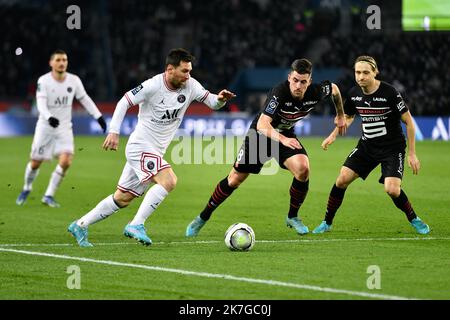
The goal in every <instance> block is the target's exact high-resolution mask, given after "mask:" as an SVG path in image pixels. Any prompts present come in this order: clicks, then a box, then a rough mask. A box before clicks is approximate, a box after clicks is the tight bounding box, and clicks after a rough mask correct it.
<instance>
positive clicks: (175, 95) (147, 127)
mask: <svg viewBox="0 0 450 320" xmlns="http://www.w3.org/2000/svg"><path fill="white" fill-rule="evenodd" d="M193 60H194V57H193V56H192V55H191V54H190V53H189V52H188V51H186V50H184V49H181V48H179V49H172V50H171V51H170V52H169V54H168V55H167V57H166V69H165V72H163V73H161V74H158V75H156V76H154V77H153V78H151V79H148V80H146V81H144V82H143V83H142V84H141V85H139V86H138V87H136V88H134V89H133V90H130V91H128V92H127V93H125V95H124V96H123V97H122V99H121V100H120V101H119V102H118V103H117V106H116V109H115V111H114V115H113V118H112V120H111V123H110V129H109V134H108V136H107V137H106V139H105V141H104V143H103V148H104V149H105V150H117V149H118V146H119V133H120V127H121V124H122V121H123V119H124V117H125V114H126V112H127V110H128V108H130V107H132V106H134V105H139V115H138V122H137V125H136V128H135V130H134V131H133V133H132V134H131V135H130V137H129V139H128V143H127V146H126V148H125V154H126V159H127V162H126V164H125V167H124V169H123V172H122V175H121V177H120V179H119V182H118V184H117V189H116V191H115V192H114V194H112V195H109V196H107V197H106V198H105V199H103V200H102V201H100V202H99V203H98V204H97V206H96V207H95V208H94V209H92V210H91V211H89V212H88V213H87V214H86V215H84V216H83V217H81V218H80V219H78V220H76V221H74V222H72V224H70V225H69V227H68V231H69V232H70V233H71V234H72V235H73V236H74V237H75V239H76V240H77V242H78V244H79V245H80V246H81V247H91V246H92V244H91V243H90V242H89V241H88V226H89V225H91V224H93V223H96V222H98V221H100V220H103V219H105V218H107V217H109V216H110V215H112V214H113V213H115V212H117V211H118V210H119V209H121V208H124V207H126V206H128V205H129V204H130V202H131V201H132V200H133V199H135V198H136V197H139V196H142V195H143V194H144V193H145V192H146V190H147V188H148V187H149V186H150V185H151V184H153V185H152V186H151V188H150V189H149V190H148V191H147V193H146V194H145V196H144V199H143V201H142V203H141V205H140V207H139V209H138V211H137V213H136V215H135V217H134V219H133V220H132V221H130V222H129V223H128V224H127V225H126V226H125V229H124V231H123V234H124V235H125V236H126V237H129V238H134V239H136V240H137V241H139V242H140V243H142V244H144V245H150V244H151V243H152V240H151V239H150V238H149V237H148V235H147V233H146V229H145V227H144V223H145V221H146V220H147V218H148V217H149V216H150V215H151V214H152V213H153V212H154V211H155V210H156V208H157V207H158V206H159V205H160V204H161V202H162V201H163V200H164V198H166V196H167V195H168V194H169V192H171V191H172V190H173V189H174V188H175V185H176V183H177V177H176V175H175V173H174V171H173V170H172V168H171V166H170V164H169V163H167V162H166V161H165V160H164V154H165V152H166V149H167V147H168V145H169V144H170V142H171V141H172V139H173V136H174V135H175V132H176V130H177V129H178V127H179V126H180V123H181V121H182V119H183V116H184V113H185V112H186V109H187V108H188V107H189V105H190V104H191V102H192V101H194V100H196V101H199V102H203V103H205V104H206V105H207V106H209V107H210V108H211V109H213V110H217V109H219V108H221V107H223V106H224V105H225V103H226V102H227V101H228V100H229V99H231V98H233V97H235V94H234V93H232V92H230V91H228V90H222V91H220V92H219V94H217V95H215V94H211V93H209V91H208V90H205V89H204V88H203V87H202V86H201V85H200V83H199V82H198V81H197V80H195V79H194V78H192V77H191V76H190V72H191V70H192V61H193Z"/></svg>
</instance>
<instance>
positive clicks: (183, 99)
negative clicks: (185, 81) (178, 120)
mask: <svg viewBox="0 0 450 320" xmlns="http://www.w3.org/2000/svg"><path fill="white" fill-rule="evenodd" d="M177 100H178V102H179V103H183V102H185V101H186V96H185V95H184V94H180V95H179V96H178V98H177Z"/></svg>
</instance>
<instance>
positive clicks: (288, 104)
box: [284, 101, 292, 107]
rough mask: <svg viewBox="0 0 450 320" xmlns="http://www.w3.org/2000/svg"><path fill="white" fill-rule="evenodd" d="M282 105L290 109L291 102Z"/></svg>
mask: <svg viewBox="0 0 450 320" xmlns="http://www.w3.org/2000/svg"><path fill="white" fill-rule="evenodd" d="M284 105H285V106H286V107H291V106H292V102H291V101H289V102H286V103H285V104H284Z"/></svg>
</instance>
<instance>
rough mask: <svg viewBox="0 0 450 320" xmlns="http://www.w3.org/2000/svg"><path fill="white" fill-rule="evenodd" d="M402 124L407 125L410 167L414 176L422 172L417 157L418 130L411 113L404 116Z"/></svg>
mask: <svg viewBox="0 0 450 320" xmlns="http://www.w3.org/2000/svg"><path fill="white" fill-rule="evenodd" d="M401 120H402V122H403V123H404V124H405V125H406V136H407V141H408V166H409V167H410V168H411V169H412V171H413V174H418V173H419V170H420V161H419V159H418V158H417V156H416V128H415V126H414V121H413V119H412V116H411V113H410V112H409V111H407V112H405V113H403V114H402V117H401Z"/></svg>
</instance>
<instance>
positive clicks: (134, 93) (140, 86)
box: [131, 84, 144, 96]
mask: <svg viewBox="0 0 450 320" xmlns="http://www.w3.org/2000/svg"><path fill="white" fill-rule="evenodd" d="M142 88H144V87H143V86H142V84H140V85H138V86H137V87H136V88H134V89H133V90H131V93H132V94H133V96H135V95H136V94H137V93H138V92H139V91H141V90H142Z"/></svg>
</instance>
